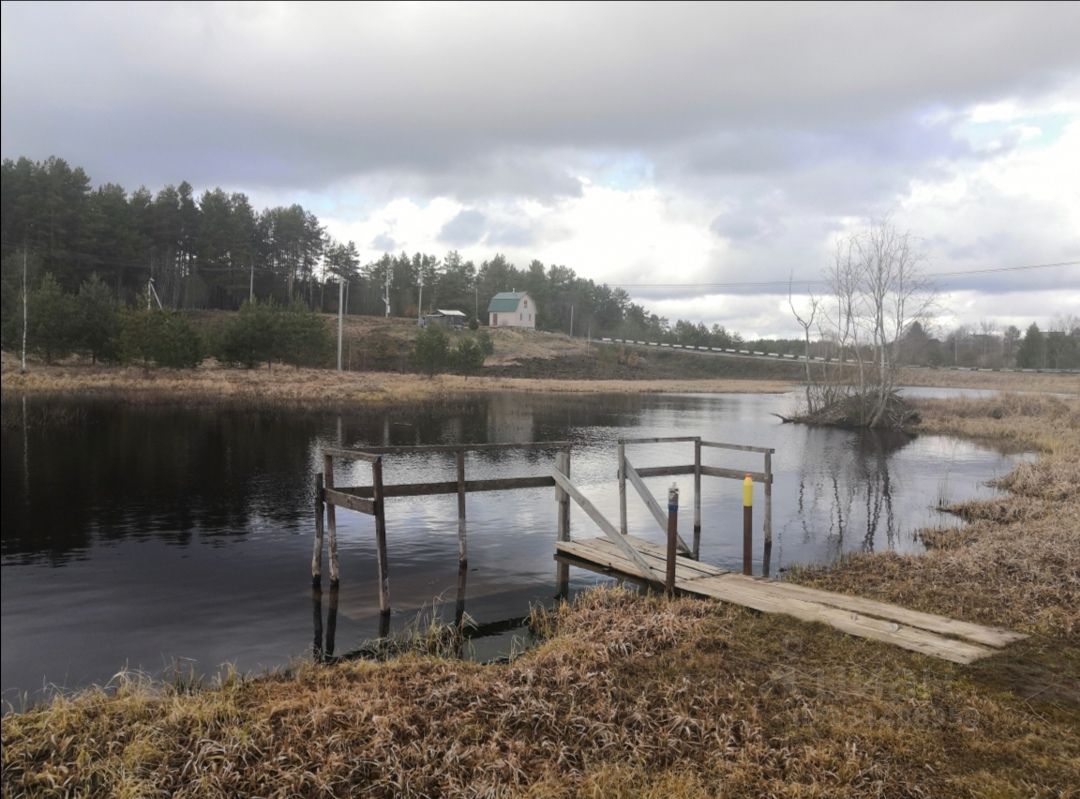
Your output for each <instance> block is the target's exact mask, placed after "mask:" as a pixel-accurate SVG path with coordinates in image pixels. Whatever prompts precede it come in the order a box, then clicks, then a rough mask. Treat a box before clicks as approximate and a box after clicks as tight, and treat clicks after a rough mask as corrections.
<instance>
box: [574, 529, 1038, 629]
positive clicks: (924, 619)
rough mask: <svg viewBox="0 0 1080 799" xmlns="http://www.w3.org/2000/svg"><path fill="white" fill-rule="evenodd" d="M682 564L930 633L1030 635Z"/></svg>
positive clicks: (654, 551)
mask: <svg viewBox="0 0 1080 799" xmlns="http://www.w3.org/2000/svg"><path fill="white" fill-rule="evenodd" d="M594 540H596V541H598V542H599V544H600V545H606V543H607V542H606V541H603V540H601V539H594ZM629 542H630V543H631V544H632V545H633V546H635V547H636V548H637V549H638V550H639V551H640V552H641V553H642V554H643V555H645V556H646V558H649V557H655V558H656V559H657V560H663V558H664V555H665V553H664V550H663V547H661V546H658V545H657V544H654V543H653V542H651V541H646V540H645V539H643V538H638V537H636V536H630V537H629ZM679 565H680V566H681V567H685V568H686V569H687V570H688V571H687V574H688V575H689V574H690V573H691V570H692V571H696V572H699V573H706V572H709V571H711V572H712V574H711V575H710V576H716V575H720V574H731V575H732V576H733V577H738V578H739V580H744V581H746V582H747V583H749V584H752V585H754V586H756V587H758V588H759V589H762V590H765V591H769V592H772V591H775V592H776V595H777V596H780V597H785V596H793V597H797V598H799V599H805V600H808V601H813V602H819V603H821V604H823V605H830V606H832V607H836V608H841V609H843V610H851V611H855V612H857V613H863V614H866V615H868V616H880V617H881V618H883V619H887V620H891V621H898V622H902V623H904V624H907V625H909V626H911V627H918V628H920V629H923V630H928V631H930V632H936V633H942V634H943V635H954V636H957V637H960V638H966V639H967V640H969V641H972V642H974V643H977V644H986V645H987V646H993V647H1003V646H1006V645H1007V644H1010V643H1012V642H1014V641H1020V640H1023V639H1024V638H1027V636H1026V635H1024V634H1023V633H1018V632H1013V631H1012V630H1006V629H1004V628H1001V627H990V626H987V625H985V624H975V623H973V622H966V621H960V620H958V619H950V618H949V617H947V616H939V615H936V614H933V613H924V612H922V611H918V610H910V609H908V608H905V607H903V606H902V605H894V604H892V603H891V602H881V601H879V600H876V599H867V598H865V597H858V596H850V595H848V594H838V593H836V592H835V591H823V590H821V589H819V588H811V587H809V586H804V585H797V584H796V583H787V582H782V581H779V580H770V579H764V578H761V577H744V576H743V575H741V574H735V573H733V572H729V571H727V570H726V569H721V568H719V567H717V566H711V565H709V564H707V563H701V562H698V561H695V562H693V563H690V562H687V561H686V560H685V559H681V560H680V561H679ZM682 573H683V572H680V574H682ZM688 579H689V577H688Z"/></svg>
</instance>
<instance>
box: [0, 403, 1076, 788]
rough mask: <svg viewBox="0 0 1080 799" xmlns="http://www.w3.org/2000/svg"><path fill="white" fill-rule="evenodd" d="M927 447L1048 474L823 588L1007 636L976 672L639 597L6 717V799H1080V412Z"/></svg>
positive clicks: (1027, 474) (1051, 408)
mask: <svg viewBox="0 0 1080 799" xmlns="http://www.w3.org/2000/svg"><path fill="white" fill-rule="evenodd" d="M921 411H922V413H923V419H924V426H925V428H926V429H927V430H928V431H933V432H951V433H957V434H960V435H966V436H978V437H979V438H982V439H984V440H998V441H1001V442H1003V443H1004V444H1005V445H1008V446H1017V445H1022V446H1024V447H1029V448H1033V449H1035V450H1037V451H1038V452H1039V453H1040V455H1039V457H1038V459H1037V460H1036V461H1034V462H1033V463H1025V464H1023V465H1021V466H1019V467H1017V468H1016V469H1015V470H1014V471H1013V472H1012V473H1011V474H1009V475H1008V476H1007V477H1005V478H1004V479H1003V480H1002V486H1003V487H1004V488H1005V489H1007V491H1008V493H1007V495H1005V496H1003V497H999V498H995V499H988V500H982V501H977V502H970V503H965V504H964V505H962V506H959V507H957V508H956V511H957V512H958V513H960V514H962V515H963V516H964V517H965V518H968V519H971V520H972V521H971V523H970V524H969V525H968V526H966V527H963V528H962V529H951V530H941V531H936V532H934V533H933V534H928V536H927V540H928V542H930V543H931V544H932V548H931V549H930V550H929V551H928V552H927V553H925V554H923V555H910V556H901V555H896V554H891V553H879V554H873V555H860V556H855V557H849V558H847V559H845V560H843V561H842V562H840V563H839V564H837V565H836V566H833V567H831V568H823V569H802V570H797V571H796V572H795V573H793V574H792V575H791V578H792V579H797V580H799V581H801V582H805V583H808V584H813V585H820V586H825V587H829V588H833V589H837V590H841V591H845V592H851V593H858V594H860V595H864V596H871V597H876V598H881V599H886V600H892V601H897V602H901V603H903V604H905V605H908V606H910V607H915V608H920V609H924V610H928V611H933V612H936V613H942V614H946V615H951V616H954V617H957V618H961V619H968V620H971V621H977V622H986V623H993V624H1002V625H1005V626H1009V627H1012V628H1013V629H1016V630H1020V631H1023V632H1026V633H1028V634H1029V635H1030V638H1028V639H1027V640H1025V641H1023V642H1021V643H1019V644H1015V645H1013V646H1010V647H1009V648H1008V649H1007V650H1005V651H1004V652H1002V653H1000V654H998V655H996V656H994V657H992V658H989V659H986V660H984V661H980V662H978V663H976V664H974V665H972V666H966V667H965V666H957V665H954V664H950V663H945V662H942V661H938V660H934V659H930V658H927V657H924V656H921V655H918V654H915V653H911V652H906V651H903V650H899V649H896V648H893V647H890V646H887V645H885V644H881V643H877V642H873V641H868V640H863V639H856V638H851V637H848V636H845V635H843V634H841V633H839V632H837V631H835V630H833V629H831V628H827V627H824V626H818V625H810V624H803V623H799V622H796V621H794V620H791V619H787V618H784V617H779V616H769V615H761V614H756V613H753V612H750V611H748V610H745V609H742V608H739V607H735V606H730V605H721V604H719V603H711V602H706V601H701V600H693V599H677V600H667V599H664V598H662V597H656V596H651V597H644V596H639V595H636V594H632V593H629V592H625V591H622V590H599V591H594V592H590V593H587V594H586V595H584V596H583V597H581V598H579V600H578V601H577V602H576V603H575V604H573V605H572V606H562V607H559V608H556V609H554V610H551V611H546V612H539V613H537V614H536V618H535V620H534V626H535V628H536V629H537V631H538V632H539V633H541V634H542V635H543V636H544V637H545V640H544V642H543V643H541V644H540V645H539V646H538V647H536V648H534V649H532V650H530V651H528V652H526V653H525V654H524V655H522V656H520V657H519V658H517V659H516V660H514V661H513V662H512V663H510V664H505V665H492V666H482V665H478V664H474V663H468V662H460V661H455V660H447V659H441V658H438V657H432V656H429V655H424V654H410V655H405V656H403V657H400V658H397V659H395V660H392V661H389V662H384V663H374V662H351V663H343V664H338V665H334V666H326V665H314V664H304V665H300V666H298V667H296V668H295V669H293V670H291V671H288V672H282V673H278V674H273V675H269V676H261V677H253V678H240V677H237V676H235V675H226V676H225V677H223V678H222V679H221V681H220V683H219V684H217V685H215V686H212V687H207V688H203V689H199V690H194V691H190V690H178V689H174V688H168V687H164V686H153V685H147V684H144V683H139V682H124V683H121V684H120V685H119V686H118V687H117V688H116V690H115V691H113V692H109V693H106V692H104V691H100V690H89V691H84V692H82V693H80V694H78V695H75V696H73V697H69V698H61V699H57V700H55V701H54V702H52V703H51V704H50V705H48V706H47V707H42V708H39V709H35V710H31V711H29V712H25V713H18V714H14V713H13V714H8V715H7V716H5V717H4V719H3V722H2V729H3V735H2V737H3V754H2V757H3V793H4V795H5V796H23V795H43V796H48V795H56V796H60V795H111V796H132V797H134V796H223V797H224V796H230V797H231V796H282V797H285V796H347V795H357V794H362V795H372V796H438V795H491V796H500V795H506V796H511V795H513V796H532V797H544V796H595V797H608V796H615V797H663V798H664V799H668V798H669V797H681V796H690V797H697V796H701V797H705V796H731V797H741V796H763V795H768V796H777V797H871V796H872V797H880V796H889V797H942V796H963V797H987V796H990V797H1031V796H1046V797H1063V796H1070V795H1075V789H1076V786H1077V785H1080V740H1078V738H1077V736H1076V730H1077V729H1078V727H1080V689H1078V687H1077V686H1078V685H1080V624H1078V618H1080V611H1078V609H1080V400H1071V399H1057V398H1053V397H1027V396H1025V397H1018V396H1006V397H993V398H988V399H978V400H967V399H964V400H946V401H931V402H923V403H921Z"/></svg>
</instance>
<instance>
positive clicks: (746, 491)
mask: <svg viewBox="0 0 1080 799" xmlns="http://www.w3.org/2000/svg"><path fill="white" fill-rule="evenodd" d="M742 504H743V507H744V508H749V507H750V506H752V505H753V504H754V478H752V477H751V476H750V474H749V472H748V473H747V475H746V477H744V478H743V481H742Z"/></svg>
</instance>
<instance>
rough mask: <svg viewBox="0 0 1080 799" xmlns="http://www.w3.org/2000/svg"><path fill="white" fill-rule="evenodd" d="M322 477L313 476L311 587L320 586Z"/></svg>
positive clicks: (319, 474) (322, 505) (320, 473)
mask: <svg viewBox="0 0 1080 799" xmlns="http://www.w3.org/2000/svg"><path fill="white" fill-rule="evenodd" d="M324 504H325V503H324V500H323V476H322V472H319V473H318V474H317V475H315V547H314V551H313V552H312V553H311V587H312V588H320V587H321V586H322V550H323V546H322V542H323V509H324Z"/></svg>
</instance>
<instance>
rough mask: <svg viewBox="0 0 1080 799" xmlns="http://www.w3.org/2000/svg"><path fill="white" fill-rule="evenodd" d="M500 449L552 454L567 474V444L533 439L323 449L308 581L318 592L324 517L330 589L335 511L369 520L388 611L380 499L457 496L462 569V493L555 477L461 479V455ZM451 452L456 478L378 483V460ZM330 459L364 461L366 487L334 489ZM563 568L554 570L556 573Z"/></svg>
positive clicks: (334, 573)
mask: <svg viewBox="0 0 1080 799" xmlns="http://www.w3.org/2000/svg"><path fill="white" fill-rule="evenodd" d="M502 450H549V451H554V452H555V453H556V459H555V468H556V470H557V471H559V472H561V473H562V474H565V475H569V474H570V443H569V442H566V441H539V442H535V443H528V444H437V445H430V446H418V447H364V448H362V449H344V448H341V447H326V448H324V449H323V471H322V472H321V473H320V474H317V475H315V542H314V552H313V553H312V557H311V582H312V585H313V586H314V587H316V588H318V587H319V586H320V585H321V583H322V558H323V539H324V523H323V517H324V515H325V519H326V522H325V527H326V533H328V538H329V544H328V549H329V556H330V585H331V587H335V586H337V585H338V584H339V582H340V571H339V568H338V554H337V511H336V509H337V508H338V507H342V508H346V509H348V510H352V511H356V512H358V513H363V514H366V515H368V516H374V517H375V549H376V557H377V563H378V580H379V611H380V613H382V614H387V615H388V614H389V613H390V582H389V576H388V564H387V547H386V500H387V499H391V498H394V497H417V496H428V495H434V494H457V497H458V501H457V510H458V567H459V571H460V570H463V569H464V568H465V567H466V565H467V563H468V547H467V529H466V522H465V495H466V494H470V493H475V492H480V491H512V490H516V489H523V488H542V487H545V486H554V485H555V484H556V483H555V478H554V477H551V476H548V475H539V476H528V477H497V478H485V479H480V480H469V479H466V474H465V453H467V452H492V451H502ZM438 453H443V454H448V453H452V454H453V455H454V459H455V465H456V479H454V480H445V481H435V482H427V483H396V484H393V483H392V484H390V485H387V484H385V483H384V482H383V459H384V458H385V457H386V456H393V455H418V454H428V455H430V454H438ZM335 459H337V460H338V461H342V460H351V461H364V462H366V463H368V464H369V465H370V466H371V484H370V485H359V486H337V485H336V483H335V479H334V464H335ZM560 508H561V510H560V513H559V536H565V539H564V538H561V537H560V539H559V540H569V536H570V512H569V506H568V505H566V504H565V503H563V504H562V505H560ZM562 569H565V567H560V574H561V570H562Z"/></svg>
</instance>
